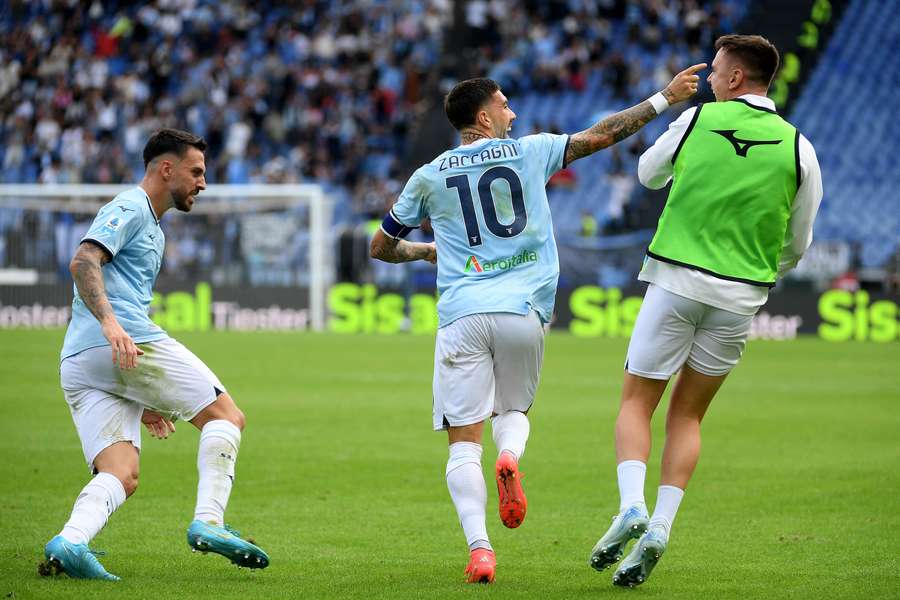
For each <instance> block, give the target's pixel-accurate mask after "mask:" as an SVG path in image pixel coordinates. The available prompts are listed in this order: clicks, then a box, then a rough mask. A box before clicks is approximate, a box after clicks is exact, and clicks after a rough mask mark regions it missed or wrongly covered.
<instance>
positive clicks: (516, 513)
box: [491, 410, 531, 529]
mask: <svg viewBox="0 0 900 600" xmlns="http://www.w3.org/2000/svg"><path fill="white" fill-rule="evenodd" d="M491 427H492V433H493V437H494V444H495V445H496V446H497V462H496V464H495V465H494V472H495V475H496V477H497V498H498V501H499V511H500V521H502V522H503V524H504V525H505V526H507V527H509V528H510V529H515V528H516V527H518V526H519V525H521V524H522V521H524V520H525V514H526V511H527V510H528V500H527V499H526V498H525V490H524V489H523V488H522V473H521V472H520V471H519V460H520V459H521V458H522V454H524V453H525V443H526V442H527V441H528V433H529V431H530V430H531V425H530V424H529V422H528V416H527V415H526V414H525V413H522V412H519V411H516V410H511V411H508V412H505V413H503V414H499V415H494V417H493V418H492V419H491Z"/></svg>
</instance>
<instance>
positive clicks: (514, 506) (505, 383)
mask: <svg viewBox="0 0 900 600" xmlns="http://www.w3.org/2000/svg"><path fill="white" fill-rule="evenodd" d="M489 319H490V322H491V324H492V327H493V330H494V353H493V354H494V389H495V391H494V413H495V414H494V417H493V418H492V419H491V428H492V433H493V438H494V443H495V444H496V446H497V463H496V465H495V468H494V471H495V475H496V478H497V495H498V499H499V512H500V520H501V521H502V522H503V524H504V525H505V526H506V527H509V528H511V529H513V528H516V527H518V526H519V525H521V524H522V521H524V520H525V514H526V511H527V508H528V502H527V500H526V498H525V490H524V489H523V488H522V472H521V471H520V470H519V463H520V461H521V460H522V455H523V454H524V453H525V445H526V444H527V443H528V435H529V434H530V432H531V424H530V423H529V420H528V411H529V409H530V408H531V405H532V403H533V402H534V397H535V393H536V392H537V386H538V382H539V380H540V373H541V364H542V363H543V359H544V325H543V323H542V322H541V319H540V317H539V316H538V314H537V313H536V312H534V311H531V312H529V313H528V314H525V315H516V314H510V313H495V314H491V315H490V316H489Z"/></svg>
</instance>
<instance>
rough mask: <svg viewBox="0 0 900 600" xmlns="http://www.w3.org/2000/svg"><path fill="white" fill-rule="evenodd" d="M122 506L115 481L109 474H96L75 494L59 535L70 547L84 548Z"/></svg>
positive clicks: (120, 490) (121, 490) (121, 489)
mask: <svg viewBox="0 0 900 600" xmlns="http://www.w3.org/2000/svg"><path fill="white" fill-rule="evenodd" d="M123 502H125V488H124V487H123V486H122V482H121V481H119V478H118V477H116V476H115V475H113V474H112V473H97V475H96V476H94V478H93V479H91V480H90V481H89V482H88V484H87V485H86V486H84V489H83V490H81V493H80V494H78V499H77V500H75V506H74V507H73V508H72V516H70V517H69V521H68V522H67V523H66V525H65V527H63V529H62V531H60V532H59V534H60V535H61V536H63V537H64V538H65V539H66V540H68V541H69V542H72V543H73V544H88V543H90V541H91V540H92V539H94V537H95V536H96V535H97V534H98V533H100V530H101V529H103V526H104V525H106V521H107V520H109V515H111V514H113V513H114V512H116V509H117V508H119V507H120V506H122V503H123Z"/></svg>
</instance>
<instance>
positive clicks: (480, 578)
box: [466, 548, 497, 583]
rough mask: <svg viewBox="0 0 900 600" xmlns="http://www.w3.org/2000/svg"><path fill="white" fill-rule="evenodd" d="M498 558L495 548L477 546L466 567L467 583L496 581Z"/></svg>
mask: <svg viewBox="0 0 900 600" xmlns="http://www.w3.org/2000/svg"><path fill="white" fill-rule="evenodd" d="M496 570H497V558H496V557H495V556H494V551H493V550H488V549H487V548H475V549H474V550H472V554H471V557H470V558H469V566H467V567H466V583H494V571H496Z"/></svg>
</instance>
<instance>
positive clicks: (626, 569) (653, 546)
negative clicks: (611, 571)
mask: <svg viewBox="0 0 900 600" xmlns="http://www.w3.org/2000/svg"><path fill="white" fill-rule="evenodd" d="M668 542H669V536H668V534H667V533H666V529H665V527H663V526H660V525H653V526H652V527H650V529H648V530H647V533H645V534H644V535H643V536H642V537H641V539H640V540H638V543H637V544H635V545H634V548H632V549H631V552H629V553H628V556H626V557H625V560H623V561H622V564H620V565H619V568H618V569H616V574H615V575H613V583H614V584H615V585H619V586H622V587H634V586H636V585H641V584H642V583H644V582H645V581H647V578H648V577H650V572H651V571H653V567H655V566H656V563H658V562H659V559H660V558H661V557H662V555H663V553H664V552H665V551H666V544H668Z"/></svg>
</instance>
